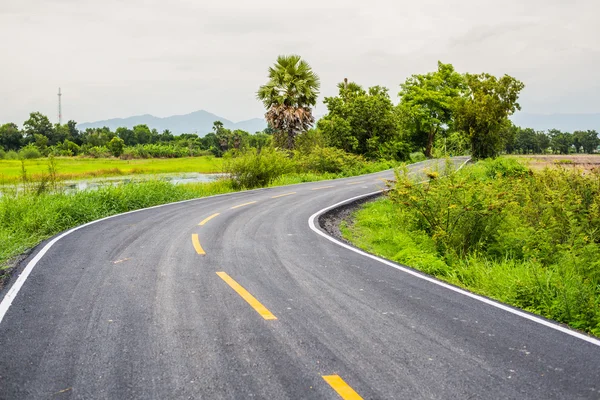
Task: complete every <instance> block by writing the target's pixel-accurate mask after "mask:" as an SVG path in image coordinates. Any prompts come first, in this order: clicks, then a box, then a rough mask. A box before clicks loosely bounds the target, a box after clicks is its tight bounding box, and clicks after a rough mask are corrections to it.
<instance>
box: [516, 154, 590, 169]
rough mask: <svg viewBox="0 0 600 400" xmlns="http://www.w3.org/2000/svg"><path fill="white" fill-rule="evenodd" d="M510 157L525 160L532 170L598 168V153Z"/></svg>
mask: <svg viewBox="0 0 600 400" xmlns="http://www.w3.org/2000/svg"><path fill="white" fill-rule="evenodd" d="M511 157H514V158H516V159H519V160H521V161H524V162H526V163H527V164H528V165H529V167H530V168H531V169H533V170H542V169H544V168H571V169H579V170H581V171H582V172H583V173H590V172H592V171H593V170H597V171H598V170H600V154H562V155H519V156H511Z"/></svg>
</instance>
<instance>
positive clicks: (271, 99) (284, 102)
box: [257, 55, 320, 149]
mask: <svg viewBox="0 0 600 400" xmlns="http://www.w3.org/2000/svg"><path fill="white" fill-rule="evenodd" d="M319 86H320V83H319V77H318V76H317V74H315V73H314V72H313V71H312V69H311V67H310V65H308V63H307V62H306V61H304V60H302V59H301V58H300V56H298V55H289V56H279V57H277V62H276V63H275V65H274V66H272V67H270V68H269V81H268V82H267V83H266V84H265V85H263V86H261V87H260V88H259V89H258V93H257V97H258V99H259V100H261V101H262V102H263V104H264V105H265V108H266V109H267V113H266V114H265V118H266V119H267V122H268V123H269V125H270V126H271V127H272V128H273V129H275V130H276V131H277V132H278V135H276V136H277V138H276V139H278V140H276V142H278V143H279V144H280V145H282V146H283V147H286V148H288V149H292V148H293V147H294V142H295V138H296V136H297V135H298V134H299V133H300V132H301V131H303V130H306V129H308V128H310V126H311V125H312V124H313V123H314V117H313V115H312V111H311V108H310V107H311V106H314V105H315V104H317V98H318V96H319Z"/></svg>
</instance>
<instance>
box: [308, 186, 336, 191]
mask: <svg viewBox="0 0 600 400" xmlns="http://www.w3.org/2000/svg"><path fill="white" fill-rule="evenodd" d="M332 187H335V186H321V187H318V188H314V189H310V190H321V189H329V188H332Z"/></svg>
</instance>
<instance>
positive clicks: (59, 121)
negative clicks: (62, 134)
mask: <svg viewBox="0 0 600 400" xmlns="http://www.w3.org/2000/svg"><path fill="white" fill-rule="evenodd" d="M61 96H62V94H61V93H60V88H58V124H59V125H62V103H61V99H60V98H61Z"/></svg>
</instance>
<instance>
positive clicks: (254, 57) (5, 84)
mask: <svg viewBox="0 0 600 400" xmlns="http://www.w3.org/2000/svg"><path fill="white" fill-rule="evenodd" d="M599 11H600V3H598V2H597V0H579V1H577V0H575V1H563V0H544V1H542V0H528V1H521V0H504V1H500V0H479V1H476V0H462V1H458V2H447V1H443V0H423V1H420V2H413V1H405V0H404V1H398V0H374V1H371V2H368V3H365V2H348V1H337V0H329V1H326V2H325V1H322V0H306V1H303V2H285V1H273V0H254V1H252V2H248V1H243V0H237V1H234V0H221V1H218V2H204V1H197V0H174V1H168V2H167V1H162V0H161V1H157V0H104V1H102V2H98V1H95V0H3V1H2V2H0V35H1V36H2V37H3V38H9V40H3V41H2V42H0V51H2V54H3V55H4V56H5V57H3V65H2V69H3V73H2V74H1V75H0V79H1V81H0V84H2V88H3V90H2V92H1V93H0V122H2V121H15V122H21V121H23V120H25V119H26V117H27V114H28V113H29V112H30V111H33V110H40V111H42V112H45V113H46V114H48V115H49V116H51V117H54V119H55V114H56V110H55V109H56V96H55V94H56V90H57V88H58V87H59V86H61V87H62V89H63V92H64V95H63V108H64V113H63V114H64V115H65V116H66V118H72V119H76V120H79V121H89V120H97V119H104V118H109V117H117V116H128V115H131V114H135V113H152V114H156V115H159V116H165V115H168V114H171V113H184V112H188V111H193V110H196V109H200V108H204V109H207V110H209V111H211V112H214V113H217V114H220V115H223V116H224V117H227V118H229V119H234V120H235V119H246V118H252V117H255V116H260V115H262V114H263V112H264V111H263V110H262V105H261V104H260V103H259V102H258V101H256V99H255V92H256V90H257V88H258V86H259V85H261V84H262V83H264V81H265V79H266V71H267V68H268V66H269V65H270V64H272V63H273V62H274V60H275V58H276V57H277V55H278V54H284V53H298V54H300V55H302V56H303V57H304V58H305V59H306V60H307V61H308V62H309V63H310V64H311V65H312V66H313V68H314V69H315V71H316V72H317V73H318V74H319V75H320V76H321V81H322V90H321V93H322V96H329V95H334V94H335V93H336V91H337V90H336V84H337V83H338V82H339V81H341V80H342V79H343V78H344V77H348V78H349V79H352V80H354V81H357V82H359V83H361V84H363V85H364V86H371V85H376V84H380V85H384V86H387V87H389V88H390V93H392V94H395V93H396V92H397V91H398V85H399V84H400V83H401V82H403V81H404V80H405V79H406V77H407V76H409V75H410V74H413V73H423V72H427V71H431V70H433V69H435V68H436V62H437V60H442V61H443V62H450V63H452V64H454V65H455V67H456V68H457V70H459V71H461V72H482V71H486V72H490V73H494V74H497V75H501V74H504V73H507V74H510V75H513V76H515V77H517V78H519V79H521V80H523V81H524V82H525V84H526V85H527V87H526V89H525V91H524V93H523V96H522V101H521V104H522V106H523V109H524V110H526V111H530V112H539V111H545V112H548V113H551V112H572V111H574V110H576V111H579V112H598V111H600V93H598V90H597V85H594V84H590V82H592V83H593V82H598V81H600V71H599V70H598V69H597V68H595V65H598V63H599V62H600V43H599V42H598V40H597V38H598V37H600V27H599V26H598V25H597V24H596V22H595V21H594V18H595V15H597V14H598V12H599ZM317 112H318V113H324V112H325V108H324V106H323V105H322V104H321V105H319V106H318V107H317Z"/></svg>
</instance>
